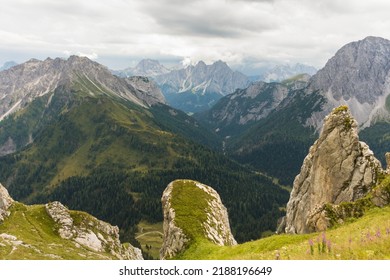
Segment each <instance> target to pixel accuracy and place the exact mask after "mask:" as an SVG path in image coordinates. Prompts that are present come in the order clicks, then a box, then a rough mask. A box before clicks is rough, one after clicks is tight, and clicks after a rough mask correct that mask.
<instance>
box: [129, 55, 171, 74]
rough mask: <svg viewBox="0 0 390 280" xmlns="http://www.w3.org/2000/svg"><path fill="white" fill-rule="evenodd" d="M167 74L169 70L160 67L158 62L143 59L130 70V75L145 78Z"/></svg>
mask: <svg viewBox="0 0 390 280" xmlns="http://www.w3.org/2000/svg"><path fill="white" fill-rule="evenodd" d="M129 70H130V69H129ZM169 72H170V70H169V69H167V68H166V67H165V66H163V65H161V64H160V62H159V61H158V60H154V59H143V60H141V61H140V62H139V63H138V64H137V65H136V66H135V67H134V68H133V69H131V74H132V75H135V76H146V77H154V76H157V75H161V74H166V73H169Z"/></svg>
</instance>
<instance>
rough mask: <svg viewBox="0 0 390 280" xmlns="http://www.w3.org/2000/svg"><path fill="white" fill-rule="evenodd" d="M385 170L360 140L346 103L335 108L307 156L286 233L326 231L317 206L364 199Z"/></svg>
mask: <svg viewBox="0 0 390 280" xmlns="http://www.w3.org/2000/svg"><path fill="white" fill-rule="evenodd" d="M380 172H382V168H381V165H380V162H379V161H378V160H377V159H376V158H375V157H374V155H373V152H372V151H371V150H370V149H369V147H368V146H367V144H365V143H363V142H360V141H359V138H358V133H357V122H356V120H355V119H354V118H353V117H352V115H351V113H350V111H349V109H348V107H347V106H340V107H338V108H335V109H334V110H333V111H332V112H331V113H330V114H329V115H328V116H327V117H326V118H325V120H324V125H323V129H322V132H321V134H320V137H319V139H318V140H317V141H316V142H315V143H314V144H313V146H312V147H311V148H310V150H309V154H308V155H307V156H306V158H305V159H304V162H303V165H302V168H301V172H300V173H299V174H298V176H297V177H296V178H295V180H294V184H293V190H292V192H291V195H290V200H289V202H288V204H287V214H286V232H288V233H307V232H312V231H318V230H324V229H326V227H327V223H326V219H325V218H324V217H319V216H318V215H317V214H318V213H317V212H318V209H319V208H321V207H323V206H324V205H325V204H328V203H330V204H340V203H341V202H351V201H355V200H357V199H359V198H362V197H363V196H364V195H365V194H367V192H368V191H370V189H371V188H372V187H373V185H374V184H375V183H376V181H377V174H378V173H380Z"/></svg>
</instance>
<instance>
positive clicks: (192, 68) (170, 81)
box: [112, 59, 316, 113]
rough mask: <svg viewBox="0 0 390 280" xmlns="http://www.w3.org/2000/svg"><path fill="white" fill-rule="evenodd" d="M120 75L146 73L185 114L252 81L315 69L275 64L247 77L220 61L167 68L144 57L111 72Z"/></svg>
mask: <svg viewBox="0 0 390 280" xmlns="http://www.w3.org/2000/svg"><path fill="white" fill-rule="evenodd" d="M112 72H113V74H115V75H118V76H121V77H129V76H138V75H140V76H147V77H150V78H152V79H154V80H155V81H156V82H157V84H158V85H159V86H160V88H161V90H162V92H163V94H164V96H165V98H166V100H167V102H168V104H169V105H170V106H172V107H174V108H177V109H180V110H183V111H185V112H187V113H195V112H201V111H204V110H207V109H210V108H211V107H212V106H213V105H214V104H215V102H217V101H218V100H219V99H220V98H221V97H223V96H225V95H227V94H230V93H232V92H234V91H235V90H236V89H244V88H246V87H247V86H248V85H249V84H250V83H251V81H258V80H261V81H266V82H270V81H282V80H285V79H288V78H291V77H293V76H296V75H300V74H308V75H312V74H314V73H315V72H316V69H315V68H314V67H312V66H307V65H304V64H299V63H298V64H295V65H292V66H291V65H288V64H287V65H278V66H273V67H272V68H271V67H270V68H267V69H266V70H264V69H263V70H262V73H261V75H259V76H252V77H248V76H246V75H244V74H242V73H241V72H238V71H233V70H232V69H231V68H230V67H229V66H228V65H227V64H226V63H225V62H223V61H221V60H219V61H216V62H214V63H213V64H211V65H207V64H205V63H204V62H203V61H199V62H198V63H196V64H195V65H188V66H186V67H184V68H179V69H172V70H169V69H168V68H166V67H165V66H163V65H161V64H160V63H159V62H158V61H157V60H152V59H143V60H141V61H140V62H139V63H138V64H137V65H136V66H135V67H134V68H127V69H125V70H122V71H112Z"/></svg>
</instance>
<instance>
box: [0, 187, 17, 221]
mask: <svg viewBox="0 0 390 280" xmlns="http://www.w3.org/2000/svg"><path fill="white" fill-rule="evenodd" d="M13 202H14V200H13V199H12V197H11V196H10V195H9V193H8V191H7V189H6V188H4V187H3V185H2V184H0V222H1V221H4V219H5V218H6V217H8V216H9V214H10V212H9V211H8V208H10V207H11V205H12V203H13Z"/></svg>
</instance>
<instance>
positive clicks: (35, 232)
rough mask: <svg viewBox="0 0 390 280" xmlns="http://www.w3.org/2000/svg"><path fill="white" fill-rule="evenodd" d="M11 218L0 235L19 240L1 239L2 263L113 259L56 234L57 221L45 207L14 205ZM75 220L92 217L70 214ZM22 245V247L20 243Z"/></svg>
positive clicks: (2, 225) (0, 226)
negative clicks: (9, 261)
mask: <svg viewBox="0 0 390 280" xmlns="http://www.w3.org/2000/svg"><path fill="white" fill-rule="evenodd" d="M10 210H11V215H10V217H8V218H7V219H5V221H4V222H3V223H1V224H0V235H1V234H4V233H5V234H7V235H12V236H15V237H16V238H17V240H16V242H14V243H13V242H10V241H9V240H8V239H4V237H1V236H0V259H8V260H9V259H15V260H23V259H29V260H32V259H94V260H96V259H111V258H113V256H112V255H110V254H107V253H96V252H94V251H92V250H90V249H88V248H85V247H83V246H76V245H75V242H73V241H70V240H65V239H62V238H61V237H60V236H59V235H58V234H57V232H56V231H55V224H54V221H53V220H52V219H51V218H50V217H49V215H48V214H47V213H46V210H45V207H44V205H32V206H27V205H23V204H21V203H14V205H13V206H12V207H11V208H10ZM70 213H71V215H72V217H73V218H74V219H75V221H76V220H77V218H78V217H80V218H81V217H84V218H85V217H87V218H88V217H90V215H88V214H86V213H83V212H78V211H70ZM20 241H22V242H23V243H21V244H18V243H20Z"/></svg>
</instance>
